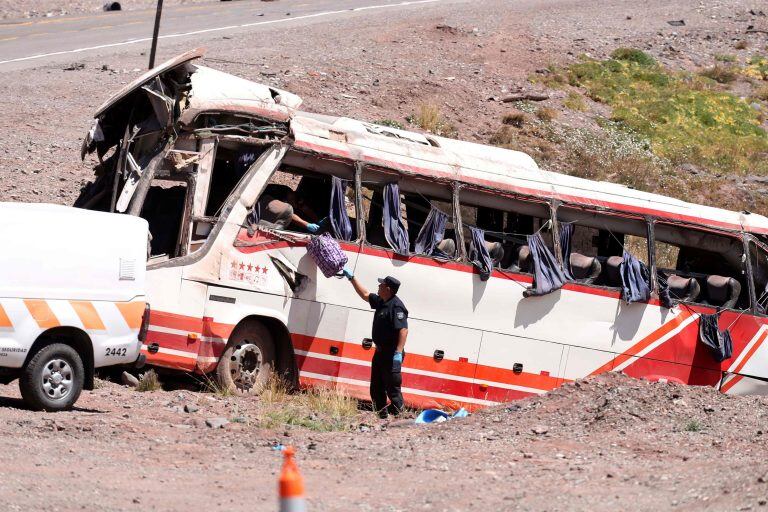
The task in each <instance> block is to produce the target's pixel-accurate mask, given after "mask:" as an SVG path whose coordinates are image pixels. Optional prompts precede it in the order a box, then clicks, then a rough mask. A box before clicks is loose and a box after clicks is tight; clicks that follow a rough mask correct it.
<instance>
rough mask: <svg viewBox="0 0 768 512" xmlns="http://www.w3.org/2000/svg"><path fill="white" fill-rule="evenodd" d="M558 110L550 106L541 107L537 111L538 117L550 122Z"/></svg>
mask: <svg viewBox="0 0 768 512" xmlns="http://www.w3.org/2000/svg"><path fill="white" fill-rule="evenodd" d="M557 114H558V112H557V110H555V109H553V108H549V107H541V108H539V109H538V110H537V111H536V117H538V118H539V119H541V120H542V121H544V122H545V123H548V122H550V121H552V120H553V119H555V118H556V117H557Z"/></svg>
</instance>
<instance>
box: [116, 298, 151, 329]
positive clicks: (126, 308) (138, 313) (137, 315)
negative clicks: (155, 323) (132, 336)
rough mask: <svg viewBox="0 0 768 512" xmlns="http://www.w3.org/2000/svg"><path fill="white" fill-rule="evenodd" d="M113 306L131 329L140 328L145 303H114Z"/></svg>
mask: <svg viewBox="0 0 768 512" xmlns="http://www.w3.org/2000/svg"><path fill="white" fill-rule="evenodd" d="M115 306H116V307H117V309H118V310H120V314H121V315H123V318H124V319H125V323H127V324H128V327H129V328H131V329H139V328H141V319H142V318H143V316H144V307H145V303H143V302H116V303H115Z"/></svg>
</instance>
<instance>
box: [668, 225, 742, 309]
mask: <svg viewBox="0 0 768 512" xmlns="http://www.w3.org/2000/svg"><path fill="white" fill-rule="evenodd" d="M654 238H655V239H656V246H655V259H656V272H657V274H658V276H659V279H660V280H662V282H666V283H667V285H668V286H669V292H670V296H671V297H672V298H673V299H675V300H680V301H683V302H692V303H697V304H704V305H708V306H713V307H717V308H738V309H742V308H745V307H749V290H748V287H747V282H746V279H745V266H744V262H743V260H742V256H743V254H744V248H743V245H742V241H741V239H740V238H738V237H732V236H727V235H723V234H719V233H715V232H712V231H705V230H699V229H694V228H692V227H689V226H676V225H672V224H664V223H657V224H655V226H654Z"/></svg>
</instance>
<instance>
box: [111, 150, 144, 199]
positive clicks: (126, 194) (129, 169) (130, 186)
mask: <svg viewBox="0 0 768 512" xmlns="http://www.w3.org/2000/svg"><path fill="white" fill-rule="evenodd" d="M125 171H126V174H127V175H128V176H127V178H126V180H125V185H123V190H122V191H121V192H120V197H119V198H118V200H117V205H116V206H115V210H116V211H118V212H120V213H125V211H126V210H127V209H128V205H129V204H131V198H132V197H133V194H134V193H135V192H136V187H137V186H138V184H139V181H141V173H142V171H143V169H142V168H141V166H140V165H139V164H138V163H137V162H136V159H134V158H133V155H132V154H130V153H128V154H127V155H126V157H125Z"/></svg>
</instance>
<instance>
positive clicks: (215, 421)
mask: <svg viewBox="0 0 768 512" xmlns="http://www.w3.org/2000/svg"><path fill="white" fill-rule="evenodd" d="M228 423H229V420H228V419H226V418H208V419H207V420H205V424H206V426H208V427H210V428H224V426H225V425H227V424H228Z"/></svg>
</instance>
